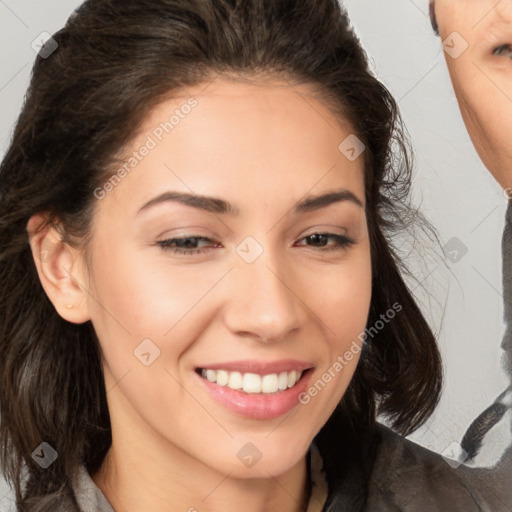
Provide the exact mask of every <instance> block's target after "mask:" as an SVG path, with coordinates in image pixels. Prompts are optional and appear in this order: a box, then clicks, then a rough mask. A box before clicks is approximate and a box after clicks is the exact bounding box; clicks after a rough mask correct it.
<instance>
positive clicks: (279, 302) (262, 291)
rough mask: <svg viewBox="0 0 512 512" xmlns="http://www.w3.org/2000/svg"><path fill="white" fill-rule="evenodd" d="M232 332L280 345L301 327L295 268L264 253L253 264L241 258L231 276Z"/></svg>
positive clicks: (228, 314) (229, 322)
mask: <svg viewBox="0 0 512 512" xmlns="http://www.w3.org/2000/svg"><path fill="white" fill-rule="evenodd" d="M231 281H232V284H231V287H230V291H231V295H230V298H229V307H228V310H227V312H226V323H227V325H228V328H229V329H230V330H231V331H232V332H234V333H238V334H245V335H249V334H250V335H253V336H254V337H256V338H258V339H259V340H260V341H261V340H263V341H267V342H269V341H278V340H280V339H282V338H283V337H285V336H286V335H287V334H289V333H290V332H292V331H294V330H296V329H297V328H299V327H300V325H301V323H302V322H303V320H304V311H303V310H302V304H301V302H300V301H299V300H298V297H297V296H296V295H295V293H294V291H293V282H292V268H291V267H290V265H287V263H286V261H285V260H284V259H283V258H282V257H278V255H276V254H274V253H273V252H271V251H270V250H263V251H262V253H261V254H260V256H259V257H258V258H257V259H256V260H255V261H252V262H251V263H248V262H247V261H245V260H244V259H243V258H240V259H239V261H237V263H236V268H235V269H234V272H233V273H232V275H231Z"/></svg>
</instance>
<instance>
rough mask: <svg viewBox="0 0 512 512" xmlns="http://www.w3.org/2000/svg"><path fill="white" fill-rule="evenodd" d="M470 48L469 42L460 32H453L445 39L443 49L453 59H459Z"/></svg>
mask: <svg viewBox="0 0 512 512" xmlns="http://www.w3.org/2000/svg"><path fill="white" fill-rule="evenodd" d="M468 48H469V44H468V42H467V41H466V40H465V39H464V38H463V37H462V36H461V35H460V34H459V33H458V32H452V33H451V34H450V35H449V36H448V37H447V38H446V39H444V40H443V50H444V51H445V52H446V54H447V55H449V56H450V57H451V58H452V59H458V58H459V57H460V56H461V55H462V54H463V53H464V52H465V51H466V50H467V49H468Z"/></svg>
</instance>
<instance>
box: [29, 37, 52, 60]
mask: <svg viewBox="0 0 512 512" xmlns="http://www.w3.org/2000/svg"><path fill="white" fill-rule="evenodd" d="M30 46H31V47H32V50H34V51H35V52H36V53H37V54H38V55H39V56H40V57H41V58H43V59H47V58H48V57H49V56H50V55H51V54H52V53H53V52H54V51H55V50H56V49H57V48H58V47H59V43H57V41H55V39H53V37H52V36H51V35H50V34H49V33H48V32H41V33H40V34H39V35H38V36H37V37H36V38H35V39H34V40H33V41H32V43H31V45H30Z"/></svg>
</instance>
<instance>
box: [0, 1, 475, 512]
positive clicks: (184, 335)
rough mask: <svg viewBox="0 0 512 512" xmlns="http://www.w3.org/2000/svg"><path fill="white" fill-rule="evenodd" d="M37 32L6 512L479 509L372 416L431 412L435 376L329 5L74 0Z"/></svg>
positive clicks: (10, 346) (18, 265)
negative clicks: (52, 24) (50, 47)
mask: <svg viewBox="0 0 512 512" xmlns="http://www.w3.org/2000/svg"><path fill="white" fill-rule="evenodd" d="M53 39H54V41H55V43H56V44H57V46H56V48H57V49H56V50H55V51H53V52H52V53H51V54H50V55H48V52H47V51H45V52H43V53H44V54H40V56H39V57H38V59H37V61H36V63H35V66H34V71H33V79H32V83H31V85H30V88H29V91H28V94H27V99H26V103H25V106H24V108H23V111H22V113H21V115H20V118H19V121H18V124H17V126H16V129H15V132H14V135H13V140H12V143H11V146H10V148H9V150H8V152H7V154H6V156H5V159H4V161H3V162H2V165H1V169H0V193H1V201H0V247H1V252H0V280H1V282H2V287H1V289H0V316H1V318H2V324H1V326H0V356H1V357H0V376H1V382H2V385H1V387H0V405H1V409H2V415H1V426H0V434H1V438H2V452H1V455H2V465H3V469H4V473H5V475H6V477H7V478H8V479H10V481H11V482H13V484H14V486H15V490H16V500H17V504H18V507H19V509H20V510H23V511H41V512H42V511H52V512H53V511H55V510H65V511H83V512H85V511H94V512H96V511H109V512H111V511H112V510H117V511H118V512H121V511H139V510H189V511H191V510H199V511H201V512H202V511H219V510H222V511H223V512H229V511H232V510H239V508H240V503H244V510H245V511H247V512H263V511H268V510H279V511H284V512H291V511H294V512H296V511H303V510H308V511H310V512H312V511H318V510H325V511H334V510H379V511H383V510H396V509H397V508H400V509H401V510H418V511H420V510H421V511H423V510H426V509H425V506H426V505H427V504H428V510H430V511H433V510H448V509H450V510H453V509H457V510H465V511H472V510H480V505H479V504H478V503H477V500H476V498H474V496H473V495H472V494H471V492H470V490H469V489H468V488H467V485H466V483H465V481H464V478H465V476H466V473H465V471H464V469H463V468H462V469H460V470H455V469H453V468H451V466H450V465H449V464H446V463H445V462H444V460H443V459H442V458H441V457H439V456H437V455H436V454H433V453H431V452H428V451H427V450H424V449H422V448H420V447H418V446H415V445H414V444H412V443H410V442H408V441H406V440H405V439H403V438H402V437H401V436H399V435H398V434H396V433H395V432H393V431H391V430H390V429H388V428H386V427H384V426H382V425H380V424H379V423H377V422H376V414H377V412H379V413H381V414H383V415H385V416H386V417H387V418H388V420H389V422H390V424H391V426H392V427H394V430H396V431H398V432H399V433H402V434H408V433H410V432H412V431H413V430H415V429H416V428H417V427H418V426H420V425H421V424H423V423H424V422H425V421H426V419H427V418H428V417H429V416H430V415H431V414H432V412H433V410H434V408H435V406H436V404H437V401H438V398H439V393H440V388H441V366H440V359H439V353H438V349H437V346H436V343H435V339H434V336H433V334H432V332H431V330H430V328H429V326H428V325H427V323H426V321H425V319H424V317H423V316H422V314H421V312H420V310H419V308H418V306H417V305H416V303H415V301H414V299H413V297H412V295H411V293H410V292H409V290H408V288H407V286H406V285H405V283H404V281H403V279H402V276H401V272H400V271H399V268H403V267H402V264H401V262H400V261H399V260H398V258H397V256H396V252H397V251H395V249H394V248H393V245H392V243H391V240H392V235H393V234H394V233H396V232H401V231H403V230H404V229H406V228H407V224H408V221H409V220H411V219H414V218H418V215H417V214H416V212H414V211H413V210H412V209H411V208H410V207H408V203H407V198H408V191H409V185H410V181H411V178H410V172H411V169H410V163H409V162H410V161H409V156H408V152H407V144H406V141H405V139H404V137H403V135H402V131H401V124H400V117H399V115H398V112H397V107H396V104H395V102H394V100H393V98H392V97H391V96H390V95H389V93H388V92H387V90H386V89H385V87H384V86H383V85H382V84H381V83H380V82H379V81H377V80H376V79H375V78H374V77H373V76H372V75H371V74H370V72H369V71H368V66H367V61H366V58H365V55H364V52H363V50H362V49H361V47H360V45H359V42H358V40H357V39H356V37H355V36H354V34H353V33H352V31H351V29H350V26H349V23H348V20H347V17H346V15H345V13H344V12H343V10H342V9H341V8H340V7H339V5H338V3H337V2H336V1H335V0H323V1H307V0H304V1H299V2H297V1H293V2H273V1H268V2H267V1H262V0H253V1H248V0H244V1H234V0H233V1H227V0H209V1H201V2H186V3H185V2H181V1H178V0H156V1H155V0H152V1H141V0H126V1H123V2H117V1H114V0H101V1H100V0H88V1H87V2H85V3H84V4H83V5H82V7H81V8H80V9H79V10H78V11H77V13H76V14H75V15H74V16H73V17H72V18H70V19H69V21H68V23H67V24H66V26H65V27H64V28H63V29H62V30H61V31H59V32H58V33H57V34H55V35H54V36H53ZM54 46H55V45H54ZM191 99H193V104H194V108H193V109H188V111H187V112H185V110H183V116H179V123H176V124H174V123H173V128H172V129H171V128H170V127H169V126H168V124H169V123H171V121H170V119H171V118H172V116H173V115H174V114H173V112H174V113H175V112H176V111H177V110H180V109H181V108H182V106H183V105H187V104H191V103H190V101H191ZM166 128H168V129H167V130H166ZM159 129H161V130H160V131H159ZM156 133H159V134H160V136H159V137H156V135H155V134H156ZM150 140H151V142H152V143H151V147H149V146H148V141H150ZM141 148H146V150H144V151H143V150H141ZM134 155H137V156H136V157H134ZM133 158H136V160H137V162H136V166H134V168H133V169H132V170H130V172H124V173H123V175H122V176H121V175H120V174H119V169H124V167H123V166H124V165H125V164H126V163H127V162H130V160H131V159H133ZM113 176H116V177H118V179H116V180H115V186H114V185H113V183H114V182H113V181H112V178H113ZM107 183H110V186H109V187H108V188H107V187H106V186H105V184H107ZM97 190H102V191H103V192H102V194H101V197H98V195H97V194H96V193H95V191H97ZM305 396H307V397H308V400H304V397H305ZM411 469H414V471H411ZM403 474H407V475H409V476H408V477H407V478H404V477H403V476H402V475H403ZM419 489H425V492H418V491H417V490H419ZM447 504H449V508H445V507H446V506H447ZM393 507H394V508H393Z"/></svg>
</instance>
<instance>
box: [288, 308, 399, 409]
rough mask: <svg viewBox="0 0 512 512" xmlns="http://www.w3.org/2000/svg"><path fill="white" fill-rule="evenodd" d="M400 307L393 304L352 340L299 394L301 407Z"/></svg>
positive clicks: (341, 368)
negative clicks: (347, 347) (313, 381)
mask: <svg viewBox="0 0 512 512" xmlns="http://www.w3.org/2000/svg"><path fill="white" fill-rule="evenodd" d="M402 309H403V308H402V305H401V304H400V303H398V302H395V303H394V304H393V305H392V307H391V308H389V309H388V310H387V311H386V313H383V314H381V315H380V317H379V320H376V321H375V323H374V325H373V326H371V327H367V328H366V329H365V330H364V331H363V332H361V333H359V334H358V336H357V341H356V340H353V341H352V345H351V346H350V348H349V349H348V350H346V351H345V352H344V353H343V354H340V355H339V356H338V357H337V358H336V361H334V363H333V364H332V365H331V366H330V367H329V368H328V369H327V370H326V371H325V372H324V373H323V374H322V375H321V376H320V377H319V378H318V379H317V380H316V381H315V383H314V384H312V385H311V386H310V387H309V388H308V389H307V390H306V391H303V392H302V393H300V394H299V396H298V400H299V402H300V403H301V404H302V405H307V404H309V402H311V398H312V397H315V396H317V395H318V393H319V392H320V391H322V390H323V389H324V388H325V387H326V386H327V384H329V382H331V380H333V379H334V378H335V377H336V376H337V375H338V374H339V373H340V372H341V371H342V370H343V368H345V367H346V366H347V365H348V364H349V362H350V361H352V359H354V357H355V356H357V355H358V354H359V353H360V352H361V349H362V345H363V343H365V342H366V341H367V340H368V337H371V338H372V339H373V337H374V336H376V335H377V334H378V332H379V331H381V330H382V329H384V327H385V325H386V324H389V322H390V321H391V320H393V318H395V316H396V314H397V313H399V312H400V311H402Z"/></svg>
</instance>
